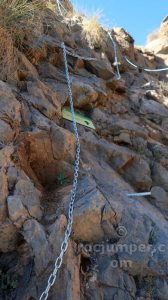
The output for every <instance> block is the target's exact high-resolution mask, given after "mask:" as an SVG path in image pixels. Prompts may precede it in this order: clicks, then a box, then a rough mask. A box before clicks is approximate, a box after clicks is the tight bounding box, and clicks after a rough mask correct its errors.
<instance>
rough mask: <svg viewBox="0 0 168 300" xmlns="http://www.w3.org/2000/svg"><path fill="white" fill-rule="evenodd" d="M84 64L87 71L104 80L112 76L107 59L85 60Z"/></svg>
mask: <svg viewBox="0 0 168 300" xmlns="http://www.w3.org/2000/svg"><path fill="white" fill-rule="evenodd" d="M85 64H86V69H87V70H88V71H90V72H91V73H93V74H95V75H96V76H98V77H100V78H102V79H104V80H108V79H110V78H111V77H113V76H114V71H113V69H112V66H111V64H110V62H109V61H103V60H101V61H86V63H85Z"/></svg>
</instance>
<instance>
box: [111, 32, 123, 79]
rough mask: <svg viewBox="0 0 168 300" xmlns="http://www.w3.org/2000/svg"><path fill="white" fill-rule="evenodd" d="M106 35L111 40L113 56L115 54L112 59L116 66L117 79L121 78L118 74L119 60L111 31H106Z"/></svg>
mask: <svg viewBox="0 0 168 300" xmlns="http://www.w3.org/2000/svg"><path fill="white" fill-rule="evenodd" d="M108 35H109V37H110V40H111V41H112V44H113V47H114V56H115V61H114V64H113V65H114V66H115V67H116V71H117V80H120V79H121V75H120V69H119V65H120V62H119V61H118V57H117V45H116V42H115V40H114V39H113V37H112V35H111V33H110V32H109V31H108Z"/></svg>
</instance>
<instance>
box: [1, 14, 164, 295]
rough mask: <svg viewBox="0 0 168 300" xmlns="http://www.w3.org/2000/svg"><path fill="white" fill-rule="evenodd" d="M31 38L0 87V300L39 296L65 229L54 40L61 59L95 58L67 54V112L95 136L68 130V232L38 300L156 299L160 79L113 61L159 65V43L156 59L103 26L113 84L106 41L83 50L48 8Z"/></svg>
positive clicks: (74, 29)
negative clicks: (45, 299) (89, 123)
mask: <svg viewBox="0 0 168 300" xmlns="http://www.w3.org/2000/svg"><path fill="white" fill-rule="evenodd" d="M49 20H50V21H51V22H50V23H51V25H48V26H46V24H49ZM47 22H48V23H47ZM165 22H167V21H165ZM165 22H164V23H163V25H162V27H163V26H165ZM166 24H167V23H166ZM162 27H161V28H162ZM38 29H39V30H40V34H38V35H37V36H36V37H35V38H32V39H31V41H29V42H28V43H27V45H26V47H25V48H24V50H23V52H19V51H18V50H16V49H13V51H12V53H13V54H14V53H15V55H14V57H13V59H14V58H17V64H16V65H15V69H14V71H13V74H14V76H13V80H11V78H10V76H9V78H7V77H8V76H7V74H6V75H4V76H5V77H3V78H1V79H2V81H0V141H1V144H0V186H1V188H0V221H1V224H0V270H1V274H0V276H1V277H0V278H1V281H0V284H1V288H0V296H1V299H17V300H35V299H39V297H40V295H41V293H42V291H43V290H44V287H45V286H46V284H47V280H48V276H49V274H50V272H51V270H52V268H53V265H54V261H55V258H56V256H57V255H58V254H59V251H60V244H61V242H62V239H63V235H64V231H65V226H66V222H67V213H68V203H69V198H70V190H71V187H72V186H71V184H72V177H73V167H74V164H73V163H74V156H75V137H74V134H73V131H72V124H71V122H69V121H65V120H63V118H62V113H61V111H62V108H63V107H64V106H67V105H68V92H67V85H66V78H65V73H64V64H63V55H62V49H61V48H60V42H61V41H62V40H64V42H65V44H66V46H67V49H68V50H69V51H70V52H74V51H75V53H76V54H79V55H81V56H85V57H94V58H96V59H97V60H96V61H88V60H84V59H79V58H75V57H72V56H70V55H68V65H69V71H70V74H71V78H72V92H73V98H74V106H75V108H76V109H79V110H81V111H82V112H83V113H84V114H86V115H87V116H89V117H90V118H91V119H92V120H93V122H94V124H95V127H96V130H93V129H89V128H87V127H84V126H82V125H78V129H79V135H80V141H81V159H80V174H79V182H78V192H77V197H76V201H75V209H74V223H73V234H72V235H71V239H70V243H69V247H68V250H67V252H66V255H65V257H64V260H63V265H62V267H61V269H60V270H59V272H58V276H57V280H56V283H55V285H54V286H53V287H52V289H51V291H50V292H49V299H54V300H55V299H60V300H94V299H96V300H102V299H104V300H133V299H137V300H138V299H139V300H147V299H148V300H154V299H157V300H166V299H168V240H167V236H168V131H167V130H168V98H167V97H168V85H167V83H166V82H163V79H164V80H166V76H165V73H164V74H163V73H162V74H161V73H159V74H157V73H156V74H154V73H151V74H150V73H145V72H142V71H141V70H136V69H134V68H132V67H130V66H129V65H128V64H127V63H126V62H125V60H124V58H123V55H127V56H128V57H129V58H130V59H131V60H133V61H136V63H137V64H139V65H141V66H142V67H149V68H157V67H162V66H164V64H165V62H166V60H167V59H168V52H167V45H166V44H164V47H165V50H164V54H163V55H164V57H163V56H158V51H156V48H154V49H153V50H155V51H154V52H151V51H150V50H148V49H140V48H136V47H134V44H133V39H132V38H131V37H130V36H129V35H128V33H126V32H125V31H124V30H123V29H118V28H117V29H114V30H113V31H112V34H113V36H114V38H115V40H116V43H117V47H118V55H119V58H120V62H121V65H120V70H121V77H122V79H121V80H119V81H117V80H116V76H115V66H114V65H113V62H114V49H113V45H112V43H111V41H110V39H109V37H108V35H107V34H106V33H105V32H103V40H102V43H101V44H99V45H98V46H97V45H96V46H94V45H93V47H92V48H91V47H90V46H89V44H88V43H87V40H85V39H84V38H83V39H82V38H81V32H82V28H81V25H80V23H79V22H77V20H74V21H73V20H72V19H69V18H65V19H63V18H62V17H60V16H59V15H56V16H55V14H54V13H52V12H51V11H49V10H47V11H46V12H45V16H44V18H43V20H42V21H41V26H40V27H39V28H38ZM166 39H167V37H166ZM15 51H16V52H15ZM10 57H11V59H12V55H11V56H10ZM8 75H9V74H8ZM6 79H8V80H6ZM150 191H151V196H148V197H138V198H136V197H132V198H130V197H128V196H127V194H128V193H133V192H150Z"/></svg>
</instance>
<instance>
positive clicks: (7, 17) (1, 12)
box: [0, 0, 44, 29]
mask: <svg viewBox="0 0 168 300" xmlns="http://www.w3.org/2000/svg"><path fill="white" fill-rule="evenodd" d="M43 7H44V2H43V1H40V0H35V1H32V2H30V1H28V0H0V26H1V27H5V28H7V29H10V28H12V27H13V26H16V25H17V24H18V23H20V22H21V21H23V20H25V19H27V20H28V19H29V20H30V19H33V18H34V16H35V14H36V13H37V12H38V11H39V10H41V9H42V8H43Z"/></svg>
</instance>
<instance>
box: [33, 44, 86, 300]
mask: <svg viewBox="0 0 168 300" xmlns="http://www.w3.org/2000/svg"><path fill="white" fill-rule="evenodd" d="M62 48H63V56H64V66H65V74H66V80H67V86H68V93H69V101H70V108H71V113H72V118H73V130H74V134H75V137H76V155H75V166H74V178H73V186H72V190H71V198H70V203H69V211H68V223H67V227H66V230H65V234H64V239H63V242H62V244H61V251H60V254H59V256H58V257H57V259H56V260H55V264H54V269H53V271H52V273H51V274H50V276H49V278H48V283H47V287H46V289H45V291H44V292H43V293H42V294H41V297H40V299H39V300H46V299H47V298H48V293H49V290H50V288H51V286H52V285H53V284H54V282H55V280H56V277H57V272H58V270H59V268H60V267H61V265H62V261H63V256H64V254H65V252H66V250H67V248H68V243H69V237H70V235H71V231H72V224H73V211H74V201H75V198H76V191H77V182H78V173H79V162H80V140H79V134H78V129H77V125H76V120H75V112H74V106H73V96H72V90H71V80H70V76H69V71H68V62H67V53H66V48H65V44H64V43H62Z"/></svg>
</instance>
